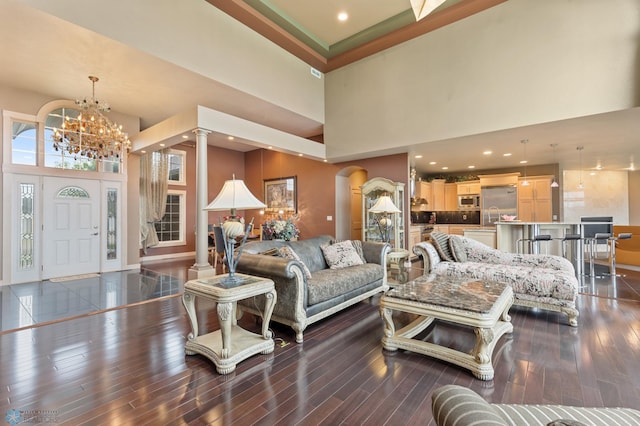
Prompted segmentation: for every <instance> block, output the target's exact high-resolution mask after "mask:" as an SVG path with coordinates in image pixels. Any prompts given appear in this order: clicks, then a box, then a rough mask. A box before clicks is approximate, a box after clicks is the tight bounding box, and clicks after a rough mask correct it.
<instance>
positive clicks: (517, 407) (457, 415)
mask: <svg viewBox="0 0 640 426" xmlns="http://www.w3.org/2000/svg"><path fill="white" fill-rule="evenodd" d="M431 408H432V411H433V419H434V420H435V422H436V424H437V425H438V426H471V425H495V426H500V425H504V426H520V425H527V426H546V425H548V426H563V425H564V426H580V425H591V426H594V425H598V426H616V425H619V426H622V425H625V426H627V425H638V424H640V411H637V410H634V409H631V408H600V407H573V406H568V405H533V404H531V405H526V404H490V403H488V402H486V401H485V400H484V399H483V398H482V397H480V395H478V394H477V393H475V392H474V391H472V390H470V389H467V388H465V387H462V386H458V385H444V386H442V387H439V388H438V389H436V390H435V391H433V393H432V394H431Z"/></svg>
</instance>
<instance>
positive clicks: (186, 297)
mask: <svg viewBox="0 0 640 426" xmlns="http://www.w3.org/2000/svg"><path fill="white" fill-rule="evenodd" d="M235 275H236V277H239V278H243V279H244V281H243V282H242V283H241V284H236V285H232V286H227V285H225V284H223V283H222V282H221V280H222V279H223V278H225V277H226V275H222V276H217V277H213V278H208V279H198V280H191V281H188V282H187V283H186V284H185V285H184V294H183V296H182V303H183V304H184V307H185V309H186V310H187V314H188V315H189V321H190V322H191V328H192V332H191V333H189V335H188V336H187V343H186V344H185V353H186V354H187V355H195V354H201V355H204V356H205V357H207V358H209V359H210V360H211V361H213V363H214V364H215V366H216V370H217V371H218V373H220V374H229V373H231V372H232V371H234V370H235V369H236V364H237V363H239V362H240V361H242V360H245V359H247V358H248V357H250V356H252V355H255V354H257V353H262V354H268V353H271V352H273V349H274V347H275V345H274V342H273V339H272V338H271V337H272V335H271V334H272V333H271V331H270V330H269V321H270V320H271V314H272V313H273V306H274V305H275V302H276V298H277V295H276V291H275V288H274V284H273V281H271V280H270V279H267V278H259V277H253V276H249V275H244V274H238V273H236V274H235ZM260 294H264V295H265V307H264V312H263V316H262V334H261V335H260V334H256V333H252V332H250V331H247V330H245V329H243V328H241V327H240V326H238V323H237V320H236V302H237V301H238V300H242V299H248V298H250V297H254V296H258V295H260ZM196 297H204V298H207V299H211V300H213V301H215V302H217V311H218V319H219V320H220V330H216V331H214V332H212V333H208V334H204V335H202V336H198V320H197V317H196V310H195V299H196Z"/></svg>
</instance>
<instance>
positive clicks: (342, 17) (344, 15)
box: [338, 12, 349, 21]
mask: <svg viewBox="0 0 640 426" xmlns="http://www.w3.org/2000/svg"><path fill="white" fill-rule="evenodd" d="M347 19H349V14H348V13H347V12H340V13H338V21H346V20H347Z"/></svg>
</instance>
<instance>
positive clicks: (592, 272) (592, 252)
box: [585, 232, 611, 278]
mask: <svg viewBox="0 0 640 426" xmlns="http://www.w3.org/2000/svg"><path fill="white" fill-rule="evenodd" d="M610 239H611V234H610V233H608V232H597V233H596V234H594V236H593V237H590V238H586V239H585V242H586V243H587V244H588V246H589V276H591V277H595V278H602V277H603V276H604V274H603V275H596V269H595V268H596V267H595V260H596V258H597V257H598V244H602V242H603V241H604V242H606V244H607V253H609V246H610V244H609V240H610Z"/></svg>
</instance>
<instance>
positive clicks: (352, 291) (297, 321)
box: [236, 235, 391, 343]
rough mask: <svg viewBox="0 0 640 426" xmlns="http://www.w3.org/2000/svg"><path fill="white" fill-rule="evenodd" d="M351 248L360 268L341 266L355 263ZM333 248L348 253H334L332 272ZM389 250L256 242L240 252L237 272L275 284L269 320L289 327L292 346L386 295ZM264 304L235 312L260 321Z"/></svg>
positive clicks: (324, 241) (322, 241)
mask: <svg viewBox="0 0 640 426" xmlns="http://www.w3.org/2000/svg"><path fill="white" fill-rule="evenodd" d="M332 243H333V244H332ZM328 246H332V247H330V248H328ZM323 247H324V249H323ZM350 247H354V249H355V250H356V253H357V256H358V257H359V261H360V263H362V264H354V265H350V264H349V262H345V260H348V259H352V258H353V252H352V251H351V249H350ZM287 248H290V249H291V250H288V249H287ZM336 248H341V250H342V248H345V249H348V251H338V252H336V251H335V250H334V251H333V252H334V255H335V254H337V258H336V259H335V260H336V261H337V263H336V262H334V264H333V266H334V268H333V269H332V268H331V267H330V265H329V264H328V263H327V260H326V255H327V250H329V249H336ZM390 249H391V247H390V246H389V244H385V243H376V242H367V241H343V242H339V243H336V242H334V238H333V237H331V236H329V235H323V236H318V237H314V238H309V239H305V240H300V241H274V240H270V241H255V242H251V243H247V244H246V245H245V246H244V251H243V253H242V255H241V257H240V260H239V262H238V266H237V269H236V270H237V272H241V273H245V274H250V275H257V276H261V277H266V278H270V279H272V280H273V281H274V283H275V287H276V292H277V294H278V299H277V301H276V305H275V307H274V310H273V315H272V316H271V320H272V321H276V322H279V323H281V324H285V325H289V326H291V327H292V328H293V330H294V331H295V333H296V342H298V343H301V342H302V341H303V333H304V330H305V328H307V326H308V325H310V324H312V323H314V322H316V321H319V320H321V319H323V318H325V317H327V316H329V315H331V314H334V313H336V312H338V311H340V310H342V309H344V308H346V307H348V306H351V305H353V304H355V303H357V302H359V301H361V300H364V299H366V298H368V297H371V296H373V295H375V294H376V293H380V292H384V291H386V290H388V289H389V286H388V284H387V269H386V267H385V265H386V260H387V254H388V252H389V251H390ZM283 252H284V253H283ZM283 255H284V256H287V257H291V258H285V257H281V256H283ZM295 257H297V258H298V259H299V260H296V259H295ZM330 260H332V259H330ZM351 263H358V262H351ZM345 265H346V266H345ZM263 303H264V299H263V298H261V297H257V298H256V299H255V300H253V299H251V300H245V301H242V302H239V304H238V310H239V312H241V311H247V312H250V313H252V314H255V315H259V314H260V310H261V308H262V306H263Z"/></svg>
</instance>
